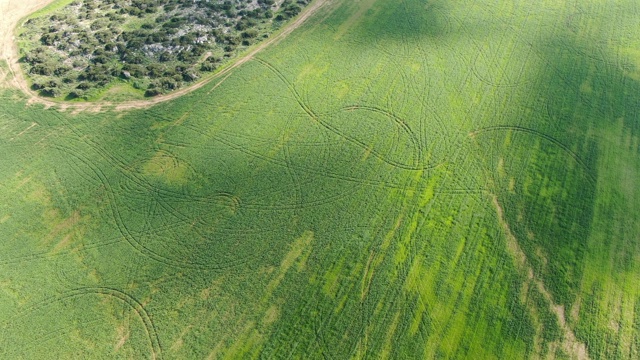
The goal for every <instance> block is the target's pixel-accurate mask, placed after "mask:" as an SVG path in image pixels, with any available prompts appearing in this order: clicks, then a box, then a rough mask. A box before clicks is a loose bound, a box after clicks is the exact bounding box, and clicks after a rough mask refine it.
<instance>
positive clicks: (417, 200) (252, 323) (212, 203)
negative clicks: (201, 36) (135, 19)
mask: <svg viewBox="0 0 640 360" xmlns="http://www.w3.org/2000/svg"><path fill="white" fill-rule="evenodd" d="M315 1H320V0H315ZM309 6H313V3H311V5H309ZM639 17H640V3H639V2H637V1H635V0H584V1H560V0H544V1H530V2H527V1H506V0H461V1H446V0H429V1H427V0H358V1H350V0H333V1H328V2H326V3H325V4H324V5H323V6H322V7H321V8H320V9H319V10H317V12H316V13H314V15H313V16H311V17H310V18H309V19H308V20H307V21H306V22H305V23H304V25H303V26H301V27H300V28H298V29H296V30H295V31H294V32H292V33H291V34H290V35H288V36H287V37H286V38H284V39H283V40H281V41H279V42H277V43H275V44H273V45H271V46H269V47H268V48H267V49H265V50H264V51H262V52H260V53H258V54H257V55H255V56H254V57H253V58H252V59H251V60H250V61H248V62H246V63H245V64H243V65H242V66H240V67H238V68H235V69H234V70H232V71H230V72H229V73H228V74H226V75H225V76H224V77H219V78H217V79H214V80H213V81H212V82H210V83H209V84H207V85H205V86H204V87H202V88H200V89H198V90H196V91H194V92H191V93H189V94H187V95H184V96H183V97H180V98H178V99H175V100H171V101H168V102H164V103H160V104H158V105H155V106H153V107H150V108H148V109H140V110H129V111H126V112H120V111H116V110H115V107H113V108H112V109H107V110H106V111H103V112H99V113H93V112H87V111H85V112H78V113H75V112H73V111H71V110H67V111H60V110H58V109H55V108H48V109H45V108H43V107H42V106H41V105H33V104H30V105H29V104H28V103H27V98H26V97H25V95H24V94H22V93H20V92H19V91H17V90H13V89H10V88H9V87H6V86H5V87H3V88H0V129H1V130H0V153H1V154H2V155H1V156H0V239H2V241H1V242H0V358H6V359H17V358H24V359H38V358H69V359H70V358H145V357H146V358H176V359H186V358H210V359H245V358H265V359H271V358H286V359H289V358H293V359H300V358H304V359H307V358H309V359H351V358H355V359H362V358H373V359H378V358H381V359H382V358H384V359H417V358H425V359H432V358H447V359H449V358H467V359H484V358H501V359H522V358H531V359H538V358H558V359H564V358H570V359H575V358H578V359H586V358H591V359H637V358H639V357H640V37H638V36H637V35H638V34H640V22H638V18H639ZM6 68H7V66H6V64H4V63H3V64H2V66H1V67H0V69H1V70H2V71H3V72H6ZM114 106H115V105H114Z"/></svg>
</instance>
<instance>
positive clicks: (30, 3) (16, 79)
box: [0, 0, 330, 111]
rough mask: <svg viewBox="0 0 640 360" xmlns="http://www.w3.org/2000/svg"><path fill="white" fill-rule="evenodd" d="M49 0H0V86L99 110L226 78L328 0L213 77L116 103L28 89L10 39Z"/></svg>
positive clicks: (140, 104) (142, 104)
mask: <svg viewBox="0 0 640 360" xmlns="http://www.w3.org/2000/svg"><path fill="white" fill-rule="evenodd" d="M53 1H54V0H0V12H1V15H0V19H2V20H1V21H0V59H2V60H5V61H6V62H7V64H8V65H9V69H8V73H7V71H5V70H3V69H0V87H2V86H11V87H14V88H18V89H20V90H22V92H23V93H25V94H26V95H27V97H28V103H30V104H32V103H38V104H43V105H44V106H46V107H56V108H59V109H61V110H67V109H68V110H72V111H100V110H101V109H103V108H113V109H115V110H116V111H124V110H131V109H141V108H147V107H150V106H152V105H155V104H158V103H161V102H164V101H168V100H172V99H175V98H178V97H180V96H182V95H184V94H188V93H190V92H192V91H195V90H197V89H199V88H201V87H203V86H204V85H206V84H208V83H209V82H211V81H214V80H216V79H220V78H222V79H223V80H224V79H226V77H225V76H226V75H228V74H229V73H231V72H232V71H233V70H234V69H236V68H237V67H239V66H240V65H242V64H244V63H246V62H247V61H249V60H251V59H252V58H253V57H254V56H255V55H256V54H257V53H259V52H260V51H262V50H263V49H265V48H266V47H268V46H270V45H272V44H274V43H276V42H278V41H280V40H282V39H284V38H285V37H286V36H287V35H289V34H290V33H291V32H292V31H293V30H295V29H297V28H298V27H300V25H302V24H303V23H304V22H305V21H306V20H307V19H308V18H309V17H310V16H311V15H313V14H314V13H315V12H316V11H317V10H318V9H319V8H321V7H322V6H323V5H324V4H326V3H328V2H329V1H330V0H314V1H313V2H312V3H311V4H309V5H308V6H307V7H306V8H304V10H303V11H302V13H300V14H299V15H298V17H296V18H295V19H294V20H293V21H291V22H290V23H288V24H287V25H286V26H285V27H284V29H282V30H281V31H280V32H279V33H278V34H276V35H275V36H273V37H271V38H268V39H267V40H265V41H263V42H262V43H260V44H258V45H257V46H256V47H254V48H253V49H251V51H249V52H248V53H246V54H244V55H242V56H241V57H239V58H236V59H234V60H233V63H232V64H231V65H228V66H227V67H226V68H224V69H223V70H222V71H220V72H218V73H217V74H216V75H214V76H211V77H208V78H206V79H204V80H203V81H200V82H198V83H196V84H194V85H191V86H189V87H185V88H182V89H180V90H177V91H174V92H172V93H170V94H166V95H160V96H156V97H154V98H151V99H149V100H132V101H125V102H119V103H114V102H108V101H96V102H86V103H65V102H57V101H51V100H47V99H46V98H42V97H40V96H38V95H37V94H36V93H34V92H33V91H31V90H30V89H29V86H28V83H27V81H26V79H25V77H24V74H23V73H22V70H21V68H20V64H19V63H18V59H19V56H18V49H17V46H16V44H15V41H14V40H15V39H14V33H13V30H14V29H15V28H16V26H17V25H18V21H20V19H22V18H23V17H25V16H27V15H29V14H31V13H33V12H34V11H36V10H38V9H41V8H43V7H44V6H46V5H48V4H49V3H51V2H53Z"/></svg>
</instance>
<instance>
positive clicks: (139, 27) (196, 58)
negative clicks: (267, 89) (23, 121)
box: [21, 0, 309, 98]
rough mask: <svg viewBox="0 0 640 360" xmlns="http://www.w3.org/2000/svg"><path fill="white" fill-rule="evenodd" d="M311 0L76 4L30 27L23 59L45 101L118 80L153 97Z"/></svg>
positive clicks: (79, 0)
mask: <svg viewBox="0 0 640 360" xmlns="http://www.w3.org/2000/svg"><path fill="white" fill-rule="evenodd" d="M308 2H309V1H308V0H298V1H295V2H294V1H292V0H285V1H284V2H283V3H281V4H280V5H279V6H278V5H277V4H276V2H275V1H274V0H258V1H257V5H256V3H255V2H254V1H252V0H233V1H231V0H221V1H215V0H210V1H192V0H105V1H97V0H75V1H74V2H72V3H71V4H69V5H67V6H66V7H64V8H62V9H60V10H57V11H55V12H54V13H52V14H48V15H46V16H42V17H40V18H35V19H31V20H29V21H27V22H26V23H25V25H24V27H25V28H24V29H23V32H22V34H21V37H22V44H23V45H24V46H23V48H25V49H28V50H24V57H23V60H24V63H25V64H26V68H27V73H28V74H29V75H30V76H31V79H32V82H33V89H34V90H38V91H39V92H40V93H41V94H42V95H45V96H54V97H57V96H62V95H64V94H67V96H69V97H71V98H74V97H86V96H85V95H86V93H87V92H88V91H91V90H92V89H99V88H103V87H105V86H107V85H108V84H110V83H112V82H113V81H115V80H117V79H120V80H123V81H130V82H131V83H132V84H133V85H134V87H136V88H139V89H142V90H146V94H147V95H148V96H154V95H158V94H162V93H165V92H169V91H172V90H175V89H178V88H180V87H181V86H183V85H184V84H187V83H190V82H193V81H195V80H197V79H199V78H200V77H201V76H202V73H206V72H212V71H215V70H216V68H217V67H218V66H219V65H220V64H221V63H222V62H223V61H224V60H225V59H228V58H231V57H233V56H235V54H236V53H237V51H238V49H241V48H242V47H246V46H250V45H251V44H253V43H254V42H256V41H259V39H261V38H264V37H267V36H268V34H269V32H270V31H271V30H272V29H273V26H277V25H278V23H279V22H281V21H283V20H287V19H289V18H291V17H293V16H295V15H297V14H298V13H299V12H300V11H301V9H302V6H304V5H306V4H307V3H308Z"/></svg>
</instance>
